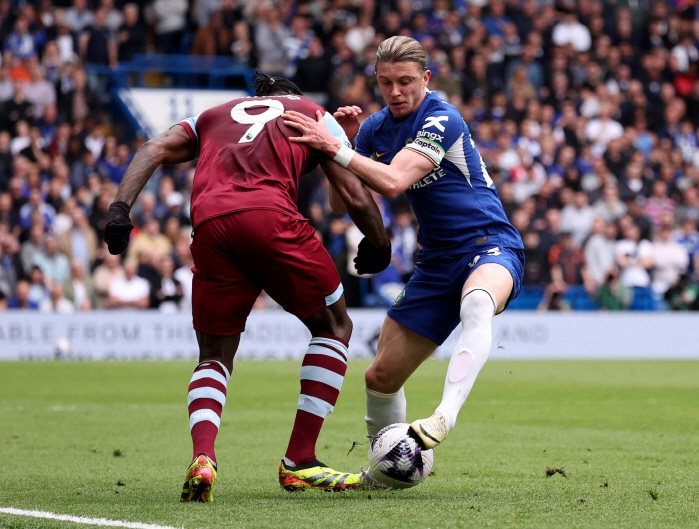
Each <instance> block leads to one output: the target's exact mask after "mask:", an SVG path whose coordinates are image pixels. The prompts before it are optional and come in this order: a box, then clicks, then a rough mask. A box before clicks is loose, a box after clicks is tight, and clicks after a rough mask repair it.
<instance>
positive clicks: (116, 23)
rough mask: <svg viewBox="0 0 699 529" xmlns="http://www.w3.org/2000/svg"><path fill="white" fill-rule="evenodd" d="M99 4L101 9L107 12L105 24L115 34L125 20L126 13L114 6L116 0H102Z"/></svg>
mask: <svg viewBox="0 0 699 529" xmlns="http://www.w3.org/2000/svg"><path fill="white" fill-rule="evenodd" d="M99 6H100V7H99V8H100V9H103V10H104V11H105V12H106V13H107V19H106V21H105V25H106V26H107V27H108V28H109V31H111V32H112V34H115V33H116V32H117V31H118V29H119V27H120V26H121V24H122V23H123V22H124V15H123V14H122V12H121V11H119V10H118V9H116V8H115V7H114V0H100V1H99ZM95 16H97V13H95Z"/></svg>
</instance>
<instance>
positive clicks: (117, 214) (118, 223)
mask: <svg viewBox="0 0 699 529" xmlns="http://www.w3.org/2000/svg"><path fill="white" fill-rule="evenodd" d="M130 211H131V206H129V205H128V204H127V203H126V202H121V201H117V202H112V203H111V204H110V205H109V214H108V215H107V224H106V225H105V227H104V242H106V243H107V248H109V253H110V254H112V255H119V254H120V253H123V251H124V250H126V247H127V246H128V245H129V236H130V235H131V230H132V229H133V224H131V220H130V219H129V212H130Z"/></svg>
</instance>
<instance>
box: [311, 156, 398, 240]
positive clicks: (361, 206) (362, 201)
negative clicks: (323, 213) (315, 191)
mask: <svg viewBox="0 0 699 529" xmlns="http://www.w3.org/2000/svg"><path fill="white" fill-rule="evenodd" d="M323 170H324V171H325V174H326V176H327V177H328V180H329V181H330V185H331V186H332V188H333V189H332V190H331V193H333V192H335V193H336V194H337V196H339V198H340V199H341V200H342V202H343V203H344V205H345V206H346V208H347V213H349V216H350V218H351V219H352V221H353V222H354V223H355V224H356V225H357V227H358V228H359V230H360V231H361V232H362V233H363V234H364V235H365V236H366V238H367V239H369V240H370V241H371V244H373V245H374V246H375V247H376V248H379V249H382V248H383V249H385V248H390V246H391V242H390V241H389V239H388V235H386V230H385V229H384V226H383V219H382V218H381V212H380V211H379V208H378V207H377V205H376V202H374V198H373V197H372V196H371V193H369V190H368V189H367V188H365V187H364V186H363V185H362V182H361V181H360V180H359V179H358V178H357V177H356V176H355V175H354V174H353V173H352V171H348V170H347V169H345V168H344V167H340V166H339V165H338V164H337V163H335V162H333V161H332V160H326V161H325V163H324V164H323ZM333 209H334V208H333Z"/></svg>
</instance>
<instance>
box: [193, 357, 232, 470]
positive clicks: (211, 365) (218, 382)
mask: <svg viewBox="0 0 699 529" xmlns="http://www.w3.org/2000/svg"><path fill="white" fill-rule="evenodd" d="M230 379H231V375H230V373H229V372H228V369H226V367H225V366H224V365H223V364H222V363H221V362H216V361H206V362H202V363H200V364H199V365H198V366H197V367H196V368H195V369H194V374H193V375H192V379H191V380H190V381H189V394H188V395H187V405H188V406H189V429H190V430H191V433H192V444H193V448H194V455H193V456H192V457H193V458H194V457H196V456H197V455H198V454H206V455H207V456H208V457H209V458H210V459H211V460H213V461H214V463H215V462H216V453H215V451H214V443H215V442H216V434H218V428H219V426H220V425H221V412H222V411H223V406H224V405H225V404H226V387H227V386H228V382H229V381H230Z"/></svg>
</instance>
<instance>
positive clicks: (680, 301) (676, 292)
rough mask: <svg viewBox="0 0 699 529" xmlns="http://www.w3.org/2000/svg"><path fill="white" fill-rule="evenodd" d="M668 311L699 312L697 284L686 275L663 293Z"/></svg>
mask: <svg viewBox="0 0 699 529" xmlns="http://www.w3.org/2000/svg"><path fill="white" fill-rule="evenodd" d="M665 299H666V300H667V302H668V305H669V307H670V310H699V283H697V282H696V281H692V280H691V279H690V278H689V277H688V276H687V274H684V275H682V276H680V279H679V281H678V282H677V284H676V285H675V286H673V287H671V288H670V289H669V290H668V291H667V292H666V293H665Z"/></svg>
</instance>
